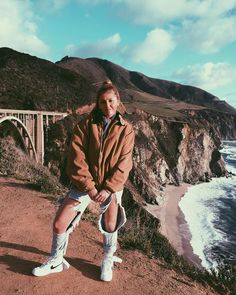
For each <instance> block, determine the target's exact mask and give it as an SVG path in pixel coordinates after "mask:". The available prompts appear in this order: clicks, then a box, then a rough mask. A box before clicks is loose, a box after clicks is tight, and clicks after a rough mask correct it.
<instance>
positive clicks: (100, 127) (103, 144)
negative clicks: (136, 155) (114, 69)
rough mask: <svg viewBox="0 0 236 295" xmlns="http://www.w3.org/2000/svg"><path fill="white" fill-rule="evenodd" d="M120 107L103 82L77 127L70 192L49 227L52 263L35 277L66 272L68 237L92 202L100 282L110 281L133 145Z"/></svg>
mask: <svg viewBox="0 0 236 295" xmlns="http://www.w3.org/2000/svg"><path fill="white" fill-rule="evenodd" d="M119 104H120V96H119V93H118V91H117V88H116V87H115V86H114V85H113V84H112V83H111V81H105V82H104V83H103V84H102V86H101V88H100V89H99V90H98V93H97V101H96V107H95V109H94V110H93V111H92V112H91V114H90V115H89V116H88V117H87V118H85V119H83V120H81V121H80V122H79V123H78V124H77V126H76V127H75V130H74V135H73V137H72V142H71V147H70V150H69V155H68V169H67V172H68V176H69V178H70V179H71V182H72V185H73V187H72V189H71V190H70V191H69V192H68V194H67V196H66V198H65V200H64V202H63V204H62V206H61V207H60V208H59V210H58V212H57V214H56V217H55V220H54V223H53V241H52V248H51V254H50V257H49V259H48V261H47V262H46V263H44V264H42V265H41V266H39V267H36V268H34V269H33V272H32V273H33V274H34V275H35V276H44V275H47V274H50V273H54V272H60V271H62V270H63V269H65V268H68V267H69V263H68V262H67V261H66V260H65V259H64V258H63V255H64V254H65V251H66V247H67V243H68V238H69V233H70V232H71V231H73V229H74V227H75V224H77V223H78V221H79V220H80V218H81V215H82V213H83V212H84V210H85V209H86V207H87V206H88V204H89V203H90V202H91V200H92V201H95V202H97V203H99V204H100V208H101V214H100V218H99V221H98V225H99V230H100V231H101V232H102V234H103V245H104V257H103V260H102V264H101V280H103V281H111V280H112V267H113V262H114V257H115V256H113V254H114V252H115V251H116V245H117V231H118V229H119V228H120V227H121V226H123V224H124V223H125V221H126V219H125V212H124V208H123V207H122V206H121V196H122V193H123V188H124V184H125V182H126V180H127V178H128V174H129V171H130V170H131V168H132V150H133V145H134V131H133V128H132V126H131V125H130V123H128V122H127V121H126V120H124V119H123V118H122V116H121V114H120V113H119V112H118V107H119Z"/></svg>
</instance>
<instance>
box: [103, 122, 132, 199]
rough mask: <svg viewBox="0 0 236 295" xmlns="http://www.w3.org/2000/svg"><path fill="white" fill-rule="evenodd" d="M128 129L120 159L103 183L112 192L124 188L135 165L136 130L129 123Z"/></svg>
mask: <svg viewBox="0 0 236 295" xmlns="http://www.w3.org/2000/svg"><path fill="white" fill-rule="evenodd" d="M128 129H129V130H127V131H128V132H127V134H126V136H125V139H124V144H123V147H122V150H121V154H120V157H119V160H118V162H117V164H116V165H115V167H114V168H113V170H112V172H111V175H110V176H109V177H108V178H107V179H106V180H105V182H104V184H103V188H104V189H106V190H108V191H110V192H112V193H115V192H118V191H120V190H122V189H123V188H124V184H125V182H126V181H127V179H128V176H129V172H130V170H131V169H132V166H133V147H134V130H133V128H132V126H131V125H129V128H128Z"/></svg>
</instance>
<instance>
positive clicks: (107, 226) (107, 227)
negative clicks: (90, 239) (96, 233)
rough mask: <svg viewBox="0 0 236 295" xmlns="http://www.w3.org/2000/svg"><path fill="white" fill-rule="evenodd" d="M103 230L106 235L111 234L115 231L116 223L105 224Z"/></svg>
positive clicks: (108, 222)
mask: <svg viewBox="0 0 236 295" xmlns="http://www.w3.org/2000/svg"><path fill="white" fill-rule="evenodd" d="M105 230H106V232H108V233H113V232H114V231H115V230H116V222H114V221H107V222H105Z"/></svg>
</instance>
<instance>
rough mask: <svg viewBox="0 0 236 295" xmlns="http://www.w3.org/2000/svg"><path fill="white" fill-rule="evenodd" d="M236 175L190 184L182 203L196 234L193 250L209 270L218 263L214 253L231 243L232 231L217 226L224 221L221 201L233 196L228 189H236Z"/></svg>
mask: <svg viewBox="0 0 236 295" xmlns="http://www.w3.org/2000/svg"><path fill="white" fill-rule="evenodd" d="M235 183H236V177H232V178H217V179H213V180H212V181H211V182H210V183H202V184H199V185H195V186H193V187H190V188H189V189H188V191H187V193H186V194H185V195H184V197H183V198H182V199H181V201H180V203H179V206H180V209H181V210H182V212H183V214H184V216H185V219H186V221H187V223H188V225H189V230H190V232H191V235H192V239H191V242H190V243H191V245H192V248H193V252H194V253H195V254H196V255H198V256H199V257H200V259H201V260H202V266H203V267H205V268H207V269H209V268H212V267H213V268H215V267H216V266H217V261H216V260H215V259H214V258H215V257H214V255H211V254H212V253H211V252H212V251H211V249H213V248H214V247H215V246H216V245H219V244H221V243H227V241H228V233H227V232H225V231H224V228H223V227H220V226H217V225H218V224H219V223H221V220H220V212H219V210H220V206H222V202H221V205H220V200H221V199H222V198H226V199H227V198H228V199H229V200H230V198H231V197H232V196H231V194H227V193H226V191H227V190H228V191H230V188H231V189H232V190H235V189H236V188H235V185H234V184H235Z"/></svg>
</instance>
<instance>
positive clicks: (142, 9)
mask: <svg viewBox="0 0 236 295" xmlns="http://www.w3.org/2000/svg"><path fill="white" fill-rule="evenodd" d="M97 2H99V1H97ZM111 2H112V3H116V4H122V5H123V7H124V8H123V10H124V11H126V10H127V9H128V10H129V17H132V18H133V19H134V20H135V21H136V22H137V23H141V24H151V25H155V26H156V25H158V24H160V23H162V22H164V21H176V20H182V19H185V18H199V17H203V18H207V17H209V16H211V15H215V16H220V15H222V14H224V13H225V12H227V11H229V10H231V9H234V8H235V7H236V1H235V0H227V1H222V0H214V1H212V0H204V1H202V0H178V1H172V0H158V1H156V0H146V1H143V0H114V1H111Z"/></svg>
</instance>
